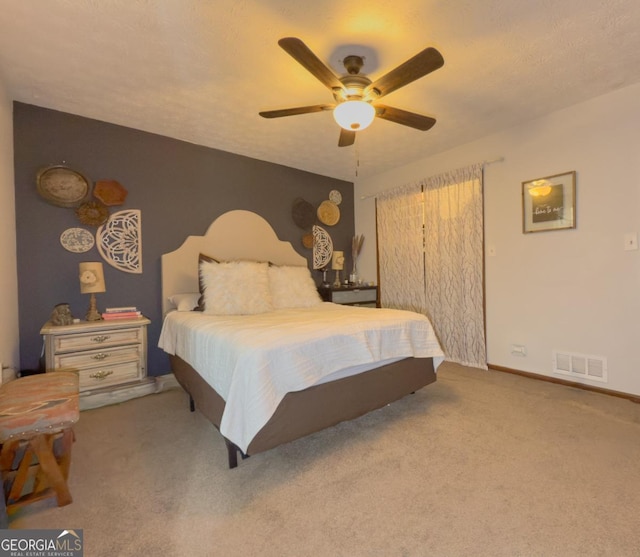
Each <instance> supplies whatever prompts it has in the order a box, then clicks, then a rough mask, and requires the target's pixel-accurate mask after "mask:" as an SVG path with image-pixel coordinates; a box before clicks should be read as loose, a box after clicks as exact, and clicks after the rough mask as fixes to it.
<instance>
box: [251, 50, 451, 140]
mask: <svg viewBox="0 0 640 557" xmlns="http://www.w3.org/2000/svg"><path fill="white" fill-rule="evenodd" d="M278 44H279V45H280V46H281V47H282V48H283V49H284V50H285V51H286V52H287V54H289V55H290V56H291V57H293V58H294V59H295V60H296V61H297V62H299V63H300V64H301V65H302V66H303V67H304V68H306V69H307V70H308V71H309V72H310V73H311V74H313V75H314V76H315V77H316V78H317V79H318V80H319V81H320V82H322V83H323V84H324V85H325V86H326V87H328V88H329V89H330V90H331V92H332V93H333V98H334V99H335V101H336V102H335V104H315V105H312V106H300V107H297V108H285V109H281V110H267V111H263V112H260V116H262V117H263V118H280V117H282V116H296V115H298V114H309V113H311V112H322V111H325V110H333V115H334V118H335V119H336V122H338V124H339V125H340V127H341V130H340V138H339V140H338V146H339V147H347V146H349V145H353V143H354V142H355V140H356V132H357V131H359V130H363V129H365V128H366V127H367V126H369V124H371V122H372V121H373V119H374V118H375V117H377V118H382V119H383V120H389V121H390V122H395V123H396V124H402V125H403V126H409V127H411V128H415V129H417V130H422V131H426V130H428V129H430V128H432V127H433V125H434V124H435V123H436V120H435V118H431V117H429V116H423V115H421V114H416V113H415V112H408V111H406V110H401V109H399V108H393V107H392V106H387V105H384V104H380V103H378V100H379V99H381V98H382V97H384V96H385V95H388V94H389V93H392V92H393V91H395V90H396V89H400V87H404V86H405V85H408V84H409V83H411V82H412V81H415V80H416V79H419V78H421V77H423V76H425V75H427V74H428V73H431V72H433V71H435V70H437V69H438V68H441V67H442V66H443V65H444V58H442V55H441V54H440V53H439V52H438V51H437V50H436V49H435V48H431V47H429V48H425V49H424V50H423V51H421V52H419V53H418V54H416V55H415V56H414V57H413V58H410V59H409V60H407V61H406V62H404V63H403V64H400V65H399V66H398V67H397V68H395V69H393V70H391V71H390V72H388V73H386V74H385V75H383V76H382V77H379V78H378V79H376V80H375V81H371V80H370V79H369V78H368V77H367V76H366V75H363V74H361V73H360V70H361V68H362V66H363V64H364V59H363V57H362V56H356V55H350V56H346V57H345V58H344V60H343V64H344V67H345V70H346V71H347V73H346V75H344V76H343V77H338V76H336V75H335V74H334V73H333V71H331V70H330V69H329V68H328V67H327V66H326V65H325V64H324V63H323V62H322V61H321V60H320V59H319V58H318V57H317V56H316V55H315V54H314V53H313V52H311V50H310V49H309V47H308V46H307V45H305V44H304V43H303V42H302V41H301V40H300V39H297V38H295V37H285V38H283V39H280V40H279V41H278Z"/></svg>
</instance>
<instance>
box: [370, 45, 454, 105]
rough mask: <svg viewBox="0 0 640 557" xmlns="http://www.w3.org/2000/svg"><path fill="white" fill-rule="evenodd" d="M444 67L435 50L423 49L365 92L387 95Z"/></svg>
mask: <svg viewBox="0 0 640 557" xmlns="http://www.w3.org/2000/svg"><path fill="white" fill-rule="evenodd" d="M443 65H444V58H443V57H442V54H440V53H439V52H438V51H437V50H436V49H435V48H432V47H429V48H425V49H424V50H423V51H422V52H419V53H418V54H416V55H415V56H414V57H413V58H409V60H407V61H406V62H405V63H404V64H400V65H399V66H398V67H397V68H396V69H394V70H391V71H390V72H389V73H387V74H385V75H383V76H382V77H379V78H378V79H376V80H375V81H374V82H373V83H372V84H371V85H369V86H368V87H367V91H371V90H372V89H376V90H377V91H379V93H380V95H379V97H382V96H384V95H388V94H389V93H392V92H393V91H395V90H396V89H400V87H404V86H405V85H407V84H409V83H411V82H412V81H415V80H416V79H419V78H421V77H424V76H425V75H427V74H428V73H431V72H433V71H435V70H437V69H438V68H441V67H442V66H443Z"/></svg>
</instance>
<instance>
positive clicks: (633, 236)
mask: <svg viewBox="0 0 640 557" xmlns="http://www.w3.org/2000/svg"><path fill="white" fill-rule="evenodd" d="M624 249H625V251H633V250H637V249H638V234H637V233H636V232H628V233H627V234H625V235H624Z"/></svg>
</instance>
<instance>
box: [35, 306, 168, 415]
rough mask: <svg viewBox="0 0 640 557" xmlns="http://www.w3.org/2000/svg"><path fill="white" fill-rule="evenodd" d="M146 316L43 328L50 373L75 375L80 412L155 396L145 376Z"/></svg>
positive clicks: (147, 323) (47, 364)
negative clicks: (64, 372)
mask: <svg viewBox="0 0 640 557" xmlns="http://www.w3.org/2000/svg"><path fill="white" fill-rule="evenodd" d="M149 323H150V321H149V320H148V319H147V318H146V317H139V318H137V319H118V320H110V321H106V320H100V321H80V322H79V323H73V324H72V325H52V324H51V323H50V322H47V323H45V325H44V326H43V327H42V329H41V330H40V334H42V336H43V341H44V356H45V361H46V370H47V371H61V370H64V371H74V372H76V373H77V374H78V376H79V380H80V409H81V410H86V409H89V408H96V407H98V406H104V405H106V404H115V403H118V402H123V401H125V400H128V399H131V398H135V397H138V396H143V395H146V394H150V393H153V392H155V389H156V387H155V381H154V379H153V377H147V325H149Z"/></svg>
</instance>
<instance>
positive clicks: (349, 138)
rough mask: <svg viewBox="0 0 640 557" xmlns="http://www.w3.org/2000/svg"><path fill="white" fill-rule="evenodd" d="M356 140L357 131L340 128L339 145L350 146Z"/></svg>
mask: <svg viewBox="0 0 640 557" xmlns="http://www.w3.org/2000/svg"><path fill="white" fill-rule="evenodd" d="M355 141H356V132H354V131H352V130H345V129H344V128H340V139H338V147H349V145H353V144H354V143H355Z"/></svg>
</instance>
